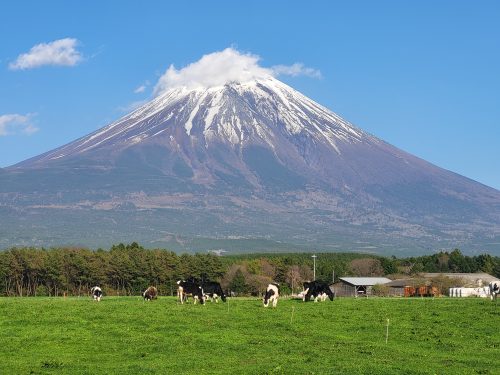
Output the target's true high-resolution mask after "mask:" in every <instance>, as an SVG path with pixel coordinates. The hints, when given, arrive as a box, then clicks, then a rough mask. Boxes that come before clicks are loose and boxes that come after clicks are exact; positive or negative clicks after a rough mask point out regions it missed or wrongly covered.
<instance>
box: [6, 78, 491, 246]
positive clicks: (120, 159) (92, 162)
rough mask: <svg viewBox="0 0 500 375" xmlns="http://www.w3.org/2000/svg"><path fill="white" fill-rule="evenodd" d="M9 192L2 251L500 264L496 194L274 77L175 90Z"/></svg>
mask: <svg viewBox="0 0 500 375" xmlns="http://www.w3.org/2000/svg"><path fill="white" fill-rule="evenodd" d="M0 182H1V183H0V214H1V216H2V220H1V221H2V225H1V229H0V232H2V233H1V235H0V247H6V246H11V245H43V246H50V245H63V244H71V245H86V246H91V247H98V246H109V245H110V244H112V243H116V242H125V241H139V242H141V243H142V244H143V245H145V246H147V247H160V246H166V247H169V248H171V249H173V250H179V251H200V250H207V249H223V250H225V251H229V252H235V251H247V252H248V251H266V250H273V251H294V250H338V251H341V250H343V251H365V252H375V253H383V254H395V255H402V254H414V253H418V252H428V251H429V250H438V249H442V248H451V247H460V248H461V249H463V250H465V251H466V252H472V253H474V252H478V251H489V252H492V253H497V254H498V253H500V247H499V243H500V191H498V190H495V189H493V188H490V187H487V186H484V185H482V184H480V183H477V182H475V181H472V180H470V179H468V178H466V177H463V176H460V175H458V174H455V173H452V172H450V171H447V170H444V169H441V168H439V167H437V166H435V165H432V164H430V163H428V162H426V161H424V160H422V159H419V158H417V157H415V156H413V155H410V154H408V153H406V152H404V151H402V150H399V149H397V148H396V147H394V146H392V145H390V144H388V143H386V142H384V141H383V140H381V139H378V138H376V137H375V136H373V135H371V134H368V133H367V132H365V131H363V130H362V129H360V128H357V127H356V126H354V125H352V124H350V123H349V122H347V121H345V120H344V119H342V118H341V117H339V116H338V115H336V114H335V113H333V112H332V111H330V110H328V109H327V108H325V107H323V106H321V105H319V104H317V103H315V102H314V101H313V100H311V99H309V98H307V97H306V96H304V95H302V94H301V93H299V92H298V91H296V90H294V89H292V88H291V87H289V86H287V85H286V84H284V83H282V82H281V81H279V80H278V79H276V78H274V77H272V76H265V77H258V78H252V79H249V80H244V81H241V82H238V81H229V82H224V83H223V84H220V85H212V86H210V87H204V86H203V85H199V86H194V87H190V86H179V87H173V88H170V89H167V90H165V91H164V92H162V93H160V94H159V95H158V96H157V97H155V98H154V99H153V100H151V101H150V102H148V103H146V104H144V105H143V106H142V107H140V108H138V109H136V110H134V111H133V112H131V113H130V114H128V115H126V116H124V117H122V118H121V119H119V120H118V121H116V122H113V123H111V124H109V125H108V126H106V127H104V128H102V129H99V130H97V131H95V132H93V133H91V134H89V135H87V136H84V137H82V138H80V139H77V140H75V141H73V142H71V143H68V144H66V145H64V146H62V147H59V148H57V149H55V150H52V151H49V152H47V153H44V154H42V155H39V156H36V157H34V158H31V159H28V160H25V161H23V162H21V163H19V164H16V165H14V166H11V167H8V168H5V169H3V170H0Z"/></svg>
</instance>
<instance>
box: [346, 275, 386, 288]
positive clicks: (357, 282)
mask: <svg viewBox="0 0 500 375" xmlns="http://www.w3.org/2000/svg"><path fill="white" fill-rule="evenodd" d="M339 280H342V281H344V282H346V283H348V284H351V285H354V286H363V285H376V284H386V283H389V282H391V281H392V280H391V279H388V278H387V277H339Z"/></svg>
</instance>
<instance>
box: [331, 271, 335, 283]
mask: <svg viewBox="0 0 500 375" xmlns="http://www.w3.org/2000/svg"><path fill="white" fill-rule="evenodd" d="M332 283H335V268H334V269H333V270H332Z"/></svg>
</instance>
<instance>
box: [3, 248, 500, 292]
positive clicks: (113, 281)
mask: <svg viewBox="0 0 500 375" xmlns="http://www.w3.org/2000/svg"><path fill="white" fill-rule="evenodd" d="M311 255H312V254H310V253H290V254H249V255H238V256H217V255H215V254H212V253H206V254H195V255H188V254H182V255H178V254H176V253H174V252H172V251H168V250H163V249H155V250H148V249H144V248H143V247H142V246H140V245H139V244H137V243H135V242H134V243H131V244H129V245H124V244H118V245H114V246H112V247H111V249H109V250H102V249H98V250H95V251H94V250H88V249H81V248H52V249H37V248H11V249H8V250H5V251H2V252H0V295H3V296H61V295H64V294H67V295H74V296H84V295H87V294H88V293H89V290H90V288H91V287H92V286H94V285H100V286H101V287H102V288H103V289H104V292H105V294H107V295H138V294H140V293H141V292H142V291H143V290H144V289H145V288H147V287H148V286H149V285H155V286H157V287H158V289H159V292H160V294H162V295H173V294H175V290H176V281H177V280H179V279H185V278H188V277H190V276H194V277H196V278H199V279H201V280H217V281H220V282H221V284H222V286H223V287H224V288H225V289H226V290H230V291H233V292H235V293H237V294H238V295H258V294H260V293H261V292H262V291H263V290H264V289H265V287H266V286H267V284H268V283H269V282H271V281H274V282H279V283H281V286H282V288H283V289H284V291H285V292H290V291H294V292H296V291H298V290H300V289H301V287H300V286H301V284H302V282H303V281H305V280H312V279H313V258H312V257H311ZM419 272H487V273H489V274H492V275H495V276H497V277H500V257H493V256H491V255H488V254H482V255H477V256H466V255H463V254H462V253H461V252H460V250H458V249H455V250H453V251H451V252H439V253H436V254H432V255H426V256H420V257H411V258H396V257H391V258H387V257H381V256H376V255H368V254H358V253H318V254H317V258H316V278H317V279H322V280H325V281H329V282H331V281H332V279H333V277H335V280H337V279H338V277H342V276H382V275H396V274H399V275H414V274H417V273H419Z"/></svg>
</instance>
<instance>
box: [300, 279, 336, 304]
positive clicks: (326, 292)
mask: <svg viewBox="0 0 500 375" xmlns="http://www.w3.org/2000/svg"><path fill="white" fill-rule="evenodd" d="M303 285H304V291H303V292H302V300H303V301H305V302H307V301H310V300H311V297H312V298H314V302H318V299H320V300H321V301H325V300H326V297H328V298H330V301H333V298H334V297H335V296H334V294H333V293H332V290H331V289H330V287H329V286H328V284H327V283H325V282H323V281H319V280H314V281H311V282H307V281H306V282H305V283H304V284H303Z"/></svg>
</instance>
